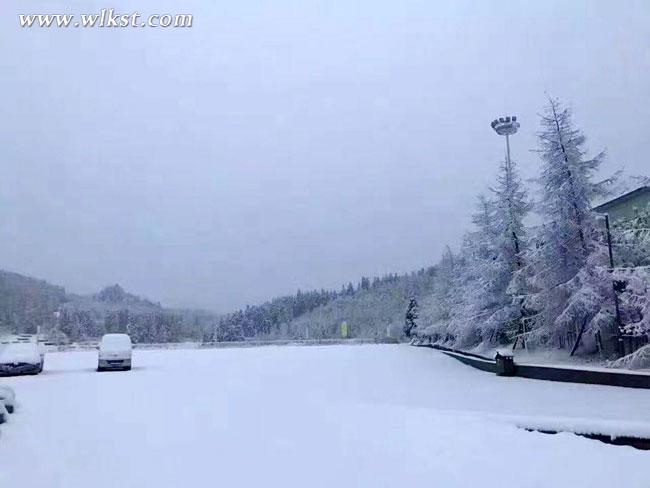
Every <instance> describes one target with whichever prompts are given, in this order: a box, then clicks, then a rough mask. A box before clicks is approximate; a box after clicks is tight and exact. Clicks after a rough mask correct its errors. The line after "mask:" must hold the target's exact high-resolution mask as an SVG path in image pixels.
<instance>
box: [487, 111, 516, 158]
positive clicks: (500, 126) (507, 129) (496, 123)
mask: <svg viewBox="0 0 650 488" xmlns="http://www.w3.org/2000/svg"><path fill="white" fill-rule="evenodd" d="M490 125H491V126H492V128H493V129H494V132H496V133H497V134H499V135H500V136H506V158H507V159H506V160H507V162H508V167H510V136H511V135H512V134H514V133H516V132H517V129H519V122H517V117H516V116H514V115H513V116H512V117H499V118H498V119H494V120H493V121H492V123H491V124H490Z"/></svg>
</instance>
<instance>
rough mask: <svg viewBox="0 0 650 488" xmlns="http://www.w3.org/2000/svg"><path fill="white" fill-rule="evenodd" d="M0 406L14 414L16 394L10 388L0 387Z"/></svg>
mask: <svg viewBox="0 0 650 488" xmlns="http://www.w3.org/2000/svg"><path fill="white" fill-rule="evenodd" d="M0 405H4V406H5V408H6V409H7V412H9V413H14V408H15V405H16V394H15V393H14V390H13V388H11V387H10V386H4V385H0Z"/></svg>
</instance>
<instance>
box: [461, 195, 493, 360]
mask: <svg viewBox="0 0 650 488" xmlns="http://www.w3.org/2000/svg"><path fill="white" fill-rule="evenodd" d="M494 208H495V206H494V202H493V201H491V200H489V199H488V198H486V197H485V195H479V196H478V198H477V203H476V213H474V214H473V215H472V222H473V224H474V230H473V231H471V232H468V233H467V234H466V235H465V236H464V239H463V244H462V247H461V251H460V255H461V256H462V258H463V259H462V260H460V262H461V263H462V266H456V273H455V277H456V279H455V286H454V291H455V300H454V302H455V303H454V306H453V307H452V308H451V311H450V321H449V332H450V334H451V335H452V336H453V337H454V340H455V342H456V344H457V345H458V346H460V347H469V346H472V345H475V344H476V343H477V342H479V341H480V340H481V335H480V332H481V325H482V323H483V322H484V321H485V320H486V318H487V317H489V316H490V315H491V314H492V313H493V310H494V306H495V302H498V301H502V300H501V299H498V300H495V294H494V286H493V285H494V276H495V272H496V265H497V264H498V262H497V250H496V246H495V242H496V240H497V229H496V226H495V220H494V213H495V211H494Z"/></svg>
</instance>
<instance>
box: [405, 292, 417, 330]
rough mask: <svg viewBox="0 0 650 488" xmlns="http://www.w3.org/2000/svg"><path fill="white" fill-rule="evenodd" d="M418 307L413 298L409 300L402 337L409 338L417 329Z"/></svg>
mask: <svg viewBox="0 0 650 488" xmlns="http://www.w3.org/2000/svg"><path fill="white" fill-rule="evenodd" d="M419 310H420V307H419V306H418V302H417V300H416V299H415V297H411V298H410V299H409V304H408V307H407V309H406V315H405V317H404V335H405V336H406V337H411V333H412V332H413V331H414V330H415V329H416V328H417V323H416V320H417V319H418V316H419Z"/></svg>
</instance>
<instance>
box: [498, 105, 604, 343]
mask: <svg viewBox="0 0 650 488" xmlns="http://www.w3.org/2000/svg"><path fill="white" fill-rule="evenodd" d="M538 139H539V150H538V152H539V154H540V157H541V160H542V167H541V173H540V176H539V178H538V183H539V184H540V187H541V200H540V202H539V212H540V214H541V216H542V219H543V220H544V222H545V223H544V225H542V226H541V227H540V228H539V232H538V235H537V236H536V246H534V249H532V250H531V251H529V252H527V253H526V254H525V256H524V259H525V264H524V266H522V268H521V269H520V270H519V271H518V272H517V276H516V278H515V279H514V280H513V284H512V286H511V292H516V293H520V294H523V295H524V296H523V307H524V308H525V309H526V310H528V311H530V312H534V313H530V316H529V317H528V318H527V323H528V326H529V330H530V329H532V330H531V333H530V335H529V337H530V338H532V339H534V340H535V341H536V342H538V343H548V342H549V341H555V340H556V339H557V341H558V342H557V343H561V341H563V340H564V338H565V337H566V333H567V332H572V331H576V332H577V331H578V329H580V328H581V324H585V325H586V330H587V331H591V332H594V331H595V330H596V329H597V328H598V327H600V326H602V325H603V324H604V322H606V321H609V319H610V318H611V317H610V310H609V309H607V310H603V309H602V308H601V307H600V306H596V305H600V304H603V303H607V298H609V303H611V302H612V300H611V298H612V297H611V293H610V294H609V295H610V296H609V297H607V298H606V297H603V296H602V294H603V293H606V291H605V290H609V289H611V285H610V286H609V288H608V286H607V281H605V282H603V281H602V280H606V278H605V275H606V273H605V275H604V274H603V273H601V272H600V271H601V270H600V269H599V267H603V266H606V265H607V261H606V253H605V252H604V247H603V244H604V243H603V238H602V237H603V234H602V229H601V228H600V227H602V225H600V226H599V224H597V223H596V222H595V220H594V215H593V214H592V213H591V205H590V201H591V199H592V198H594V197H595V196H603V195H605V194H606V193H607V187H608V185H609V184H611V183H612V179H611V178H610V179H608V180H605V181H602V182H600V183H595V182H594V181H593V177H594V174H595V173H596V171H597V170H598V168H599V166H600V164H601V162H602V160H603V158H604V153H602V152H601V153H599V154H597V155H596V156H595V157H593V158H588V157H587V156H586V150H585V148H584V144H585V137H584V135H583V134H582V133H581V132H580V131H579V130H577V129H576V128H575V127H574V126H573V123H572V120H571V112H570V111H569V109H567V108H563V107H562V106H561V104H560V103H559V102H558V101H557V100H554V99H549V103H548V106H547V107H546V110H545V113H544V114H543V115H542V116H541V130H540V131H539V133H538ZM581 271H582V274H581V275H580V276H578V275H579V273H580V272H581ZM610 283H611V282H610ZM522 285H523V287H522Z"/></svg>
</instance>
